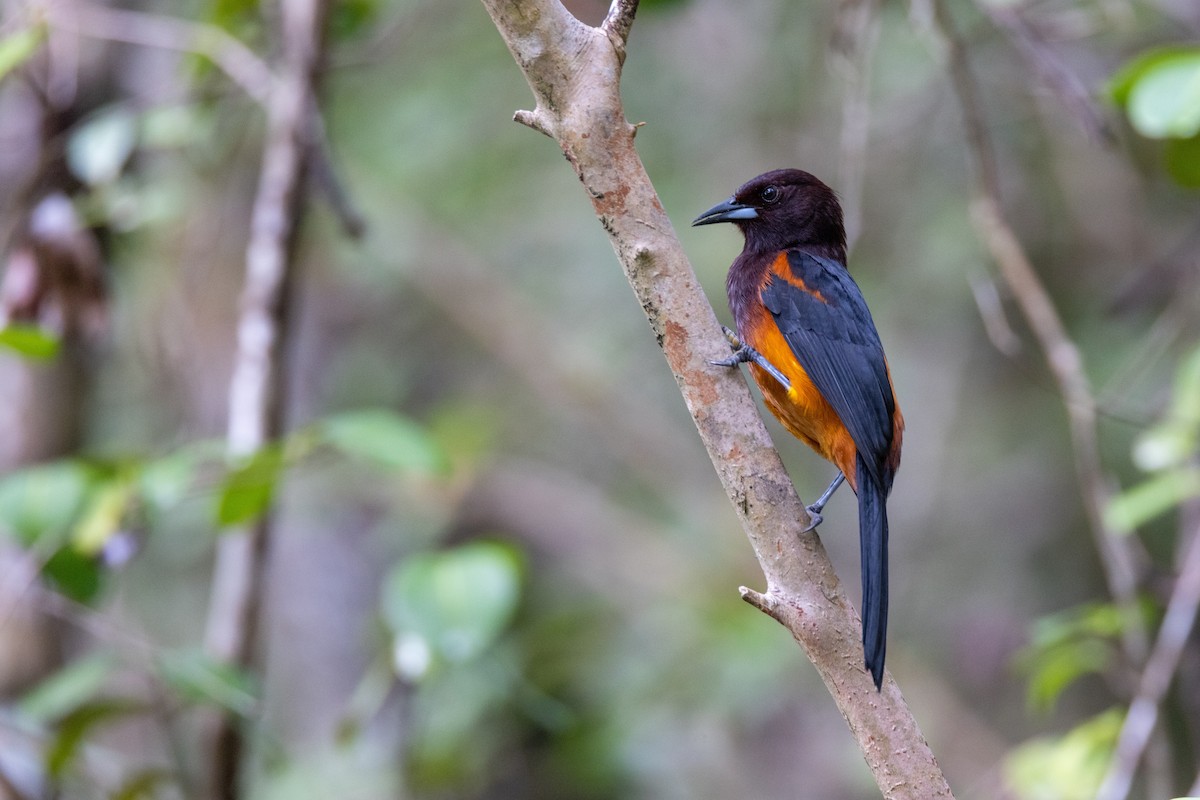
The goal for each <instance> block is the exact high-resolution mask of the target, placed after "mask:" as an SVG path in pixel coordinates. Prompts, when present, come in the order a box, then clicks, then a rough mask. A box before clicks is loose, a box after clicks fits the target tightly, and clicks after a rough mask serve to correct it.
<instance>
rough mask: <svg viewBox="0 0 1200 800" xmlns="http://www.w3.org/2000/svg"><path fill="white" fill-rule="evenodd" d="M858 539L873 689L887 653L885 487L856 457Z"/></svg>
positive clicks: (865, 641)
mask: <svg viewBox="0 0 1200 800" xmlns="http://www.w3.org/2000/svg"><path fill="white" fill-rule="evenodd" d="M856 468H857V473H858V474H857V478H858V480H857V483H858V539H859V547H860V548H861V551H862V552H861V559H862V591H863V599H862V621H863V655H864V657H865V660H866V667H867V669H868V670H869V671H870V673H871V677H872V678H874V679H875V688H876V689H879V688H880V687H882V686H883V662H884V657H885V655H886V652H887V614H888V553H887V545H888V520H887V495H888V487H884V486H880V485H879V481H878V478H876V477H874V476H873V475H872V474H871V472H870V470H869V469H868V468H867V465H866V462H864V461H863V457H862V456H861V455H859V456H858V463H857V465H856Z"/></svg>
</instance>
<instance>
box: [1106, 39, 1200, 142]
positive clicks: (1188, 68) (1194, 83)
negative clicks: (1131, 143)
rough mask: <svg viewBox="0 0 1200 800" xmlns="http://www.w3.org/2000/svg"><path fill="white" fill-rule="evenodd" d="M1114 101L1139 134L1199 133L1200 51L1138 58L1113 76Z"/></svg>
mask: <svg viewBox="0 0 1200 800" xmlns="http://www.w3.org/2000/svg"><path fill="white" fill-rule="evenodd" d="M1110 91H1111V93H1112V95H1113V97H1114V99H1116V100H1117V102H1119V103H1121V104H1122V105H1124V106H1125V111H1126V113H1127V114H1128V115H1129V121H1130V122H1131V123H1133V127H1134V128H1135V129H1136V130H1137V131H1138V133H1140V134H1142V135H1143V136H1146V137H1149V138H1151V139H1167V138H1178V139H1187V138H1191V137H1192V136H1195V135H1196V134H1197V133H1200V49H1198V48H1195V47H1191V48H1171V49H1169V50H1163V51H1153V52H1151V53H1149V54H1146V55H1145V56H1143V57H1141V58H1139V59H1135V60H1134V61H1133V62H1132V63H1131V64H1130V65H1128V66H1127V67H1125V68H1124V69H1122V70H1121V71H1120V72H1119V73H1118V74H1117V76H1116V77H1114V79H1113V82H1112V85H1111V89H1110Z"/></svg>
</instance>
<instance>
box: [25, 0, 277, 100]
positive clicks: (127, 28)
mask: <svg viewBox="0 0 1200 800" xmlns="http://www.w3.org/2000/svg"><path fill="white" fill-rule="evenodd" d="M45 9H46V15H47V19H48V20H49V22H50V24H51V25H53V26H54V27H57V28H62V29H63V30H69V31H71V32H72V33H75V34H78V35H80V36H89V37H92V38H96V39H107V40H109V41H113V42H126V43H128V44H137V45H142V46H144V47H157V48H161V49H164V50H178V51H180V52H186V53H198V54H200V55H203V56H205V57H206V58H208V59H209V60H210V61H212V62H213V63H214V64H216V65H217V67H218V68H219V69H220V70H221V71H222V72H224V73H225V74H226V75H228V76H229V78H230V79H231V80H233V81H234V83H236V84H237V85H238V86H240V87H242V89H243V90H244V91H245V92H246V94H248V95H250V97H252V98H254V99H255V100H256V101H258V102H259V103H264V104H265V103H266V102H267V101H268V99H269V96H270V94H271V83H272V75H271V70H270V68H269V67H268V66H267V65H266V64H265V63H263V61H262V59H260V58H259V57H258V56H256V55H255V54H254V52H253V51H252V50H250V48H248V47H246V45H244V44H242V43H241V42H240V41H239V40H237V39H236V38H234V37H233V36H231V35H230V34H229V33H227V32H226V31H224V30H223V29H221V28H219V27H217V26H216V25H207V24H205V23H202V22H193V21H191V20H186V19H179V18H176V17H168V16H165V15H162V14H150V13H147V12H144V11H128V10H125V9H119V8H108V7H104V6H98V5H94V4H92V3H88V2H84V0H71V1H70V2H68V3H66V4H64V5H62V6H61V7H60V6H59V5H58V4H57V3H47V4H46V6H45Z"/></svg>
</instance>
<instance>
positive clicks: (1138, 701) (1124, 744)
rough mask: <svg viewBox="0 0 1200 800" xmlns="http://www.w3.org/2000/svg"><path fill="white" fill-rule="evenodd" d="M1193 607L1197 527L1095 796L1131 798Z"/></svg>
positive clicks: (1199, 564)
mask: <svg viewBox="0 0 1200 800" xmlns="http://www.w3.org/2000/svg"><path fill="white" fill-rule="evenodd" d="M1197 608H1200V530H1196V531H1194V532H1193V533H1192V535H1191V537H1190V541H1189V542H1188V545H1187V548H1186V550H1185V552H1184V556H1183V563H1182V564H1181V565H1180V571H1179V577H1178V579H1177V580H1176V582H1175V590H1174V591H1173V592H1172V593H1171V599H1170V601H1169V602H1168V603H1167V613H1166V615H1165V616H1164V617H1163V621H1162V625H1161V626H1160V627H1159V629H1158V639H1157V640H1156V641H1155V642H1154V649H1153V650H1151V651H1150V657H1149V658H1147V659H1146V667H1145V669H1143V670H1142V677H1141V681H1140V682H1139V683H1138V690H1137V695H1136V696H1135V697H1134V698H1133V702H1132V703H1131V704H1130V706H1129V713H1128V714H1126V715H1125V722H1124V724H1123V725H1122V726H1121V735H1120V736H1119V737H1118V739H1117V749H1116V753H1115V754H1114V756H1113V761H1112V764H1111V765H1110V766H1109V770H1108V775H1106V776H1105V778H1104V782H1103V783H1102V784H1101V785H1100V791H1099V792H1098V793H1097V794H1096V798H1097V800H1125V798H1126V797H1128V796H1129V791H1130V789H1131V788H1132V787H1133V778H1134V775H1135V774H1136V773H1137V768H1138V764H1139V763H1141V760H1142V754H1143V753H1145V752H1146V745H1147V744H1148V743H1149V742H1150V735H1151V733H1153V732H1154V726H1155V725H1157V724H1158V707H1159V705H1160V704H1161V703H1162V699H1163V697H1164V696H1166V693H1167V689H1168V688H1170V686H1171V678H1172V677H1173V676H1174V675H1175V669H1176V668H1177V667H1178V666H1179V658H1180V656H1181V655H1183V648H1184V645H1186V644H1187V640H1188V636H1190V635H1191V632H1192V628H1193V627H1194V626H1195V624H1196V611H1197Z"/></svg>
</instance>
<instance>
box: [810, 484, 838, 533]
mask: <svg viewBox="0 0 1200 800" xmlns="http://www.w3.org/2000/svg"><path fill="white" fill-rule="evenodd" d="M845 480H846V476H845V475H843V474H842V473H841V472H840V471H839V472H838V474H837V475H836V476H835V477H834V479H833V480H832V481H830V482H829V487H828V488H827V489H826V490H825V491H824V493H822V494H821V496H820V497H818V498H817V502H815V503H813V504H812V505H811V506H808V508H807V509H806V510H807V511H808V519H809V522H808V527H807V528H805V529H804V531H803V533H808V532H809V531H811V530H812V529H813V528H815V527H817V526H818V525H820V524H821V523H822V522H824V521H825V518H824V517H822V516H821V509H823V508H825V504H826V503H828V502H829V498H831V497H833V493H834V492H836V491H837V490H838V487H839V486H841V485H842V482H843V481H845Z"/></svg>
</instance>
